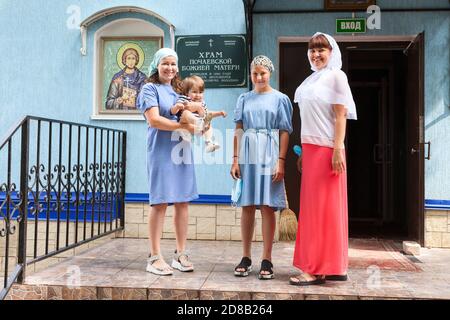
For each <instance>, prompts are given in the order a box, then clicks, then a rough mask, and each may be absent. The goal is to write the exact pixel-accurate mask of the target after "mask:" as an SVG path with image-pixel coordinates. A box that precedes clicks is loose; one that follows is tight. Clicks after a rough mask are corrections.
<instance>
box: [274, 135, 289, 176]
mask: <svg viewBox="0 0 450 320" xmlns="http://www.w3.org/2000/svg"><path fill="white" fill-rule="evenodd" d="M288 146H289V132H287V131H284V130H280V152H279V155H278V161H277V169H276V172H275V175H274V176H273V179H272V181H273V182H279V181H282V180H283V178H284V168H285V165H286V154H287V149H288Z"/></svg>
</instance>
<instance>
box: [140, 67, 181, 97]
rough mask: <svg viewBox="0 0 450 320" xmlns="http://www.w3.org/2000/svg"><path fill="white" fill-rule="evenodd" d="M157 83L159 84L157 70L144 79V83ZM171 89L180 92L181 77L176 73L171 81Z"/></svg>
mask: <svg viewBox="0 0 450 320" xmlns="http://www.w3.org/2000/svg"><path fill="white" fill-rule="evenodd" d="M149 82H150V83H158V84H161V81H160V80H159V74H158V72H155V73H154V74H152V75H151V76H150V77H148V78H147V79H146V80H145V83H149ZM170 84H171V85H172V88H173V90H174V91H175V92H176V93H178V94H182V91H183V89H182V85H181V78H180V76H179V75H178V74H177V75H176V76H175V78H173V79H172V81H171V83H170Z"/></svg>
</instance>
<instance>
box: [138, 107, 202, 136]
mask: <svg viewBox="0 0 450 320" xmlns="http://www.w3.org/2000/svg"><path fill="white" fill-rule="evenodd" d="M144 116H145V119H146V120H147V123H148V125H149V126H151V127H152V128H156V129H159V130H164V131H175V130H177V129H185V130H188V131H189V132H191V133H194V126H193V125H191V124H181V123H178V122H175V121H172V120H169V119H167V118H165V117H162V116H161V115H160V114H159V109H158V108H150V109H147V110H146V111H145V112H144Z"/></svg>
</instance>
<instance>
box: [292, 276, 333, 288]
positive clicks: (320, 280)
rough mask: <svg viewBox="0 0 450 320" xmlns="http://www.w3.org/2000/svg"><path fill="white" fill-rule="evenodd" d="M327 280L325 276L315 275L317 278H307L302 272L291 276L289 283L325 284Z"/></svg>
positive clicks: (303, 284)
mask: <svg viewBox="0 0 450 320" xmlns="http://www.w3.org/2000/svg"><path fill="white" fill-rule="evenodd" d="M293 279H296V280H293ZM302 279H303V280H302ZM325 281H326V280H325V277H324V276H315V279H313V280H307V279H306V278H305V276H304V275H303V274H300V275H299V276H296V277H291V278H290V279H289V284H291V285H293V286H311V285H318V284H324V283H325Z"/></svg>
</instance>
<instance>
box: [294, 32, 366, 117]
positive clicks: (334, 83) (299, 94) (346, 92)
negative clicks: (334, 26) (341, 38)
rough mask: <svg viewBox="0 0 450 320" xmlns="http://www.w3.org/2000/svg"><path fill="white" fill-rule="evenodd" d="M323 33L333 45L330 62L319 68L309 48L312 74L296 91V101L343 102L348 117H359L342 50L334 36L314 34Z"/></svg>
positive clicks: (315, 35) (316, 34)
mask: <svg viewBox="0 0 450 320" xmlns="http://www.w3.org/2000/svg"><path fill="white" fill-rule="evenodd" d="M318 35H323V36H325V37H326V38H327V40H328V42H329V43H330V45H331V48H332V50H331V55H330V59H329V60H328V64H327V65H326V66H325V67H324V68H322V69H320V70H319V69H317V68H316V67H315V66H314V64H313V63H312V61H311V59H310V55H309V53H310V50H308V61H309V63H310V64H311V69H312V70H313V71H314V73H313V74H312V75H310V76H309V77H308V78H306V79H305V81H303V82H302V84H301V85H300V86H299V87H298V88H297V90H296V91H295V97H294V102H297V103H300V101H301V100H302V99H309V100H321V101H323V102H325V103H329V104H342V105H344V106H345V108H346V109H347V119H354V120H356V119H357V116H356V106H355V102H354V101H353V95H352V92H351V90H350V86H349V84H348V79H347V76H346V75H345V73H344V72H343V71H342V70H341V68H342V57H341V50H339V46H338V44H337V43H336V40H334V38H333V37H332V36H330V35H328V34H326V33H322V32H316V33H315V34H314V35H313V38H314V37H317V36H318Z"/></svg>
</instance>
